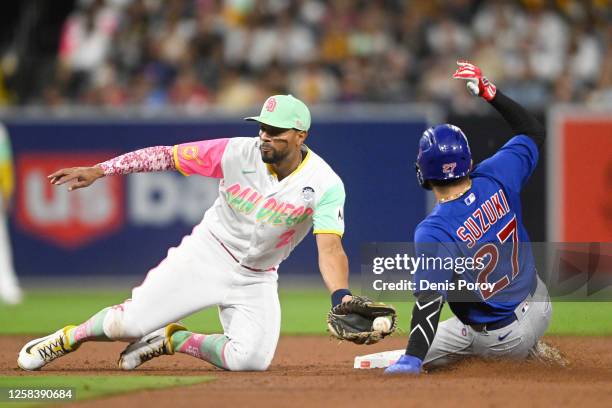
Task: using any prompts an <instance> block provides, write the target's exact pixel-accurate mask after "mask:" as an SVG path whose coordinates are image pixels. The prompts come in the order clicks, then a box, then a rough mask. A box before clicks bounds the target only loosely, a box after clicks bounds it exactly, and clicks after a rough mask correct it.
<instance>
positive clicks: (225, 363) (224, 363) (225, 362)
mask: <svg viewBox="0 0 612 408" xmlns="http://www.w3.org/2000/svg"><path fill="white" fill-rule="evenodd" d="M228 344H229V340H228V341H227V342H226V343H225V344H224V345H223V348H222V349H221V361H222V362H223V367H224V368H227V369H229V367H228V366H227V361H225V348H226V347H227V345H228Z"/></svg>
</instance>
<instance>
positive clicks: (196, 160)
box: [173, 139, 229, 178]
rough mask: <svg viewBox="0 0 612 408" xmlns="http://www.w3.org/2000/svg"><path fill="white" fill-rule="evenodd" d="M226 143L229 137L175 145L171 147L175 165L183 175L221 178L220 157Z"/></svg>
mask: <svg viewBox="0 0 612 408" xmlns="http://www.w3.org/2000/svg"><path fill="white" fill-rule="evenodd" d="M228 143H229V139H213V140H201V141H199V142H192V143H184V144H180V145H176V146H174V148H173V155H174V163H175V166H176V168H177V169H178V170H179V171H180V172H181V173H183V174H184V175H185V176H190V175H192V174H199V175H202V176H206V177H214V178H223V168H222V166H221V159H222V158H223V154H224V153H225V149H226V148H227V144H228Z"/></svg>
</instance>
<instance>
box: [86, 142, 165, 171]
mask: <svg viewBox="0 0 612 408" xmlns="http://www.w3.org/2000/svg"><path fill="white" fill-rule="evenodd" d="M98 166H100V167H102V169H103V170H104V175H106V176H112V175H116V174H130V173H146V172H153V171H164V170H175V169H176V167H175V164H174V159H173V157H172V146H154V147H146V148H144V149H140V150H136V151H133V152H129V153H126V154H124V155H121V156H118V157H115V158H113V159H110V160H107V161H105V162H104V163H100V164H98Z"/></svg>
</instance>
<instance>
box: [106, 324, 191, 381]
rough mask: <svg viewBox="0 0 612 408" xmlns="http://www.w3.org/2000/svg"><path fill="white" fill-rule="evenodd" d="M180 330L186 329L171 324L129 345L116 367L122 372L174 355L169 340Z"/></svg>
mask: <svg viewBox="0 0 612 408" xmlns="http://www.w3.org/2000/svg"><path fill="white" fill-rule="evenodd" d="M180 330H187V328H186V327H184V326H181V325H180V324H178V323H172V324H169V325H168V326H166V327H162V328H161V329H159V330H155V331H154V332H153V333H149V334H147V335H146V336H144V337H142V338H140V339H138V340H136V341H135V342H133V343H130V344H129V345H128V346H127V347H126V348H125V350H123V351H122V352H121V355H120V356H119V361H117V365H118V366H119V368H121V369H122V370H133V369H135V368H136V367H138V366H139V365H141V364H142V363H144V362H146V361H149V360H151V359H153V358H155V357H159V356H163V355H172V354H174V348H173V347H172V341H171V340H170V339H171V338H172V335H173V334H174V333H175V332H177V331H180Z"/></svg>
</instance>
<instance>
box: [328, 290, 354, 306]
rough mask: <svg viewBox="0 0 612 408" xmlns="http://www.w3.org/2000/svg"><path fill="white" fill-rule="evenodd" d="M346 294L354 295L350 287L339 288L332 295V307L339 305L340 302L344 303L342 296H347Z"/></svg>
mask: <svg viewBox="0 0 612 408" xmlns="http://www.w3.org/2000/svg"><path fill="white" fill-rule="evenodd" d="M346 295H349V296H352V295H353V294H352V293H351V291H350V290H348V289H338V290H336V291H334V293H332V295H331V303H332V307H334V306H337V305H339V304H340V303H342V298H343V297H345V296H346Z"/></svg>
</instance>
